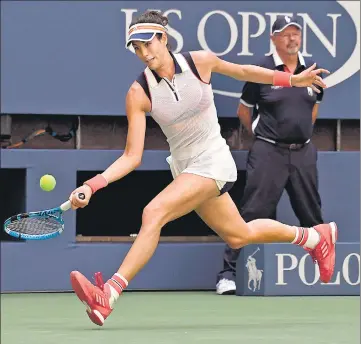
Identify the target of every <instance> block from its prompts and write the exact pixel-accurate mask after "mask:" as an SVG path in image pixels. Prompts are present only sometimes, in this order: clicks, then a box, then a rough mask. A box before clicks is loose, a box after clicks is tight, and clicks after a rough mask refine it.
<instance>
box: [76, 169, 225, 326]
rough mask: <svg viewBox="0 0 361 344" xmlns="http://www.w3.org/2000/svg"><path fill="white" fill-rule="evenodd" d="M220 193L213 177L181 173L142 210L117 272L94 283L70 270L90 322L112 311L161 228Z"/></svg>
mask: <svg viewBox="0 0 361 344" xmlns="http://www.w3.org/2000/svg"><path fill="white" fill-rule="evenodd" d="M218 195H219V190H218V188H217V185H216V183H215V181H214V180H212V179H209V178H205V177H201V176H197V175H193V174H186V173H185V174H180V175H179V176H178V177H177V178H175V180H174V181H173V182H172V183H171V184H170V185H168V186H167V187H166V188H165V189H164V190H163V191H162V192H161V193H159V194H158V195H157V196H156V197H155V198H154V199H153V200H152V201H151V202H150V203H149V204H148V205H147V206H146V207H145V209H144V212H143V217H142V227H141V229H140V231H139V234H138V236H137V238H136V240H135V241H134V243H133V245H132V247H131V249H130V251H129V252H128V254H127V256H126V257H125V259H124V261H123V263H122V264H121V266H120V268H119V270H118V273H116V274H114V275H113V276H112V278H110V279H109V280H108V281H107V282H106V283H104V282H103V280H102V278H101V275H100V274H99V273H98V274H96V286H94V285H93V284H92V283H91V282H90V281H89V280H88V279H87V278H86V277H85V276H83V275H82V274H81V273H80V272H78V271H73V272H72V273H71V283H72V287H73V289H74V291H75V292H76V294H77V296H78V298H79V299H80V300H81V301H82V302H83V303H84V304H85V305H86V306H87V313H88V316H89V318H90V319H91V321H93V322H94V323H95V324H97V325H100V326H101V325H103V323H104V320H105V319H106V318H107V317H108V316H109V315H110V313H111V312H112V308H113V304H114V303H115V301H116V300H117V298H118V297H119V295H120V294H121V292H122V291H123V290H124V289H125V288H126V287H127V285H128V282H129V281H130V280H131V279H133V278H134V276H135V275H136V274H137V273H138V272H139V271H140V270H141V269H142V268H143V266H144V265H145V264H146V263H147V262H148V261H149V259H150V258H151V257H152V255H153V254H154V251H155V249H156V248H157V245H158V242H159V237H160V232H161V229H162V227H163V226H164V225H165V224H166V223H168V222H170V221H172V220H175V219H177V218H179V217H181V216H183V215H185V214H188V213H189V212H191V211H192V210H194V209H195V208H197V207H198V206H199V205H200V204H202V203H204V202H205V201H206V200H208V199H211V198H214V197H216V196H218Z"/></svg>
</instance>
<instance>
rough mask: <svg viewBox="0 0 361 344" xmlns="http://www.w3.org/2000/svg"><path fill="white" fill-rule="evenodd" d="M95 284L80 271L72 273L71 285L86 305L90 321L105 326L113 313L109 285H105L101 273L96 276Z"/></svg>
mask: <svg viewBox="0 0 361 344" xmlns="http://www.w3.org/2000/svg"><path fill="white" fill-rule="evenodd" d="M94 279H95V284H96V285H93V284H92V283H91V282H90V281H89V280H88V279H87V278H86V277H85V276H84V275H82V274H81V273H80V272H79V271H72V272H71V273H70V281H71V285H72V287H73V289H74V291H75V293H76V295H77V296H78V298H79V300H80V301H81V302H83V303H84V304H85V305H86V308H87V310H86V312H87V314H88V316H89V318H90V320H91V321H92V322H93V323H94V324H96V325H99V326H103V324H104V321H105V319H106V318H107V317H108V316H109V315H110V313H111V312H112V311H113V309H112V307H111V304H110V299H111V298H110V295H111V294H110V290H109V285H108V284H104V282H103V278H102V275H101V273H100V272H97V273H96V274H95V275H94Z"/></svg>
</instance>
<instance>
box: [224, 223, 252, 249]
mask: <svg viewBox="0 0 361 344" xmlns="http://www.w3.org/2000/svg"><path fill="white" fill-rule="evenodd" d="M251 241H252V236H251V228H250V227H249V226H245V228H242V230H241V231H239V235H238V236H237V237H231V238H229V239H228V240H227V244H228V245H229V247H231V248H233V249H238V248H242V247H244V246H247V245H248V244H250V243H251Z"/></svg>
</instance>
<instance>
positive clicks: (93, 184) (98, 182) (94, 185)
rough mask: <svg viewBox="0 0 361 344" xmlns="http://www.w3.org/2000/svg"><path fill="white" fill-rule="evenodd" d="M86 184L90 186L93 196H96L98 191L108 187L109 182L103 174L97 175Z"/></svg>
mask: <svg viewBox="0 0 361 344" xmlns="http://www.w3.org/2000/svg"><path fill="white" fill-rule="evenodd" d="M84 184H86V185H88V186H89V187H90V188H91V190H92V192H93V194H95V193H96V192H97V191H98V190H100V189H102V188H105V187H106V186H108V181H107V180H106V179H105V178H104V177H103V176H102V175H101V174H97V175H96V176H95V177H93V178H91V179H89V180H87V181H85V182H84Z"/></svg>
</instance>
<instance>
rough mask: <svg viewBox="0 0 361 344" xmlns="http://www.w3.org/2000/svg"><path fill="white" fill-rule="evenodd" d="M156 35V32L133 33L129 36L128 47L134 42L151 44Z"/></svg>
mask: <svg viewBox="0 0 361 344" xmlns="http://www.w3.org/2000/svg"><path fill="white" fill-rule="evenodd" d="M156 34H157V33H156V32H147V33H145V32H142V33H140V32H138V33H133V34H131V35H130V36H129V38H128V40H127V47H129V45H130V43H131V42H133V41H141V42H149V41H151V40H152V39H153V38H154V36H155V35H156Z"/></svg>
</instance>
